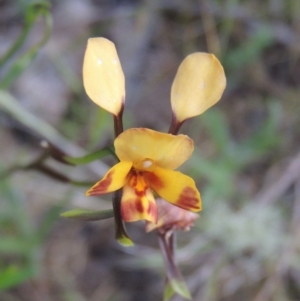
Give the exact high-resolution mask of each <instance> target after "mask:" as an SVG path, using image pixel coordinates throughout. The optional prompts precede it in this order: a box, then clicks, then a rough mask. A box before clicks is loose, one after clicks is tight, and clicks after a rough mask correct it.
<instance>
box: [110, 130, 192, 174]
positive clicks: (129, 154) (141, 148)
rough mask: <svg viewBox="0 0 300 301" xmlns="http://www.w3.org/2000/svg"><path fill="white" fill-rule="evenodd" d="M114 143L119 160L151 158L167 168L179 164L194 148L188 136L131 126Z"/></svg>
mask: <svg viewBox="0 0 300 301" xmlns="http://www.w3.org/2000/svg"><path fill="white" fill-rule="evenodd" d="M114 144H115V149H116V154H117V156H118V158H119V159H120V160H121V161H131V162H138V161H140V160H144V159H151V160H153V161H154V163H155V164H157V165H158V166H160V167H163V168H167V169H175V168H177V167H178V166H180V165H181V164H182V163H183V162H185V161H186V160H187V159H188V158H189V157H190V156H191V154H192V152H193V150H194V142H193V140H192V139H190V138H189V137H188V136H185V135H177V136H175V135H171V134H166V133H161V132H156V131H153V130H149V129H145V128H132V129H129V130H127V131H125V132H123V133H122V134H120V135H119V136H118V137H117V138H116V140H115V143H114Z"/></svg>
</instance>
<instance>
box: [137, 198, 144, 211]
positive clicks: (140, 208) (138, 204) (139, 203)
mask: <svg viewBox="0 0 300 301" xmlns="http://www.w3.org/2000/svg"><path fill="white" fill-rule="evenodd" d="M135 209H136V210H137V211H138V212H139V213H143V212H144V208H143V204H142V202H141V200H140V199H136V200H135Z"/></svg>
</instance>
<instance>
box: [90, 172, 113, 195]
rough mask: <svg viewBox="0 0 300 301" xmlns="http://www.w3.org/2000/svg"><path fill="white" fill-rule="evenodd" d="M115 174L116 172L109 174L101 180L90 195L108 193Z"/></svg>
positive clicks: (91, 190)
mask: <svg viewBox="0 0 300 301" xmlns="http://www.w3.org/2000/svg"><path fill="white" fill-rule="evenodd" d="M113 174H114V171H111V172H109V173H108V174H107V175H106V177H105V178H104V179H103V180H101V181H100V182H99V183H98V184H96V185H95V186H93V187H92V188H91V189H90V190H89V192H88V195H98V194H105V193H107V190H108V187H109V185H110V184H111V182H112V176H113Z"/></svg>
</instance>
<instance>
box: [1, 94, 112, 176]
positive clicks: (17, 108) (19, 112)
mask: <svg viewBox="0 0 300 301" xmlns="http://www.w3.org/2000/svg"><path fill="white" fill-rule="evenodd" d="M0 108H1V109H2V110H3V111H4V112H5V113H7V114H9V115H10V116H12V117H13V118H14V119H16V120H17V121H18V122H20V123H21V124H23V125H24V126H26V127H27V128H28V129H29V130H31V131H32V132H33V133H36V134H37V136H40V137H41V139H45V140H47V141H49V142H50V143H52V144H53V145H55V146H57V147H58V148H60V149H61V150H62V151H63V152H65V153H67V154H75V155H78V156H81V155H83V154H85V153H86V152H85V151H84V150H83V149H82V148H80V147H79V146H77V145H75V144H73V143H72V142H71V141H69V140H68V139H66V138H65V137H63V136H62V135H61V134H59V133H58V132H57V131H56V130H55V129H54V128H53V127H52V126H50V125H49V124H48V123H46V122H45V121H43V120H41V119H39V118H38V117H36V116H35V115H33V114H32V113H30V112H29V111H27V110H26V109H25V108H22V106H21V105H20V104H19V103H18V101H17V100H16V99H15V98H14V97H13V96H12V95H11V94H10V93H8V92H6V91H3V90H0ZM88 168H89V169H90V170H92V171H93V172H94V173H95V174H96V175H98V176H103V175H104V174H105V172H106V171H107V166H106V165H105V164H104V163H102V162H94V163H92V164H90V165H89V166H88Z"/></svg>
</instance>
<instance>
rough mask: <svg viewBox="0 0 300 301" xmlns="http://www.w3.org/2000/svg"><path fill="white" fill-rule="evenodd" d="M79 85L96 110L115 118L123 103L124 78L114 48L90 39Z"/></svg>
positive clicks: (100, 41)
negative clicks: (80, 84) (98, 107)
mask: <svg viewBox="0 0 300 301" xmlns="http://www.w3.org/2000/svg"><path fill="white" fill-rule="evenodd" d="M83 85H84V88H85V91H86V93H87V95H88V96H89V97H90V99H91V100H92V101H93V102H95V103H96V104H97V105H98V106H100V107H101V108H103V109H104V110H106V111H108V112H110V113H112V114H113V115H115V116H118V115H119V113H120V112H121V111H122V109H123V106H124V102H125V77H124V73H123V70H122V66H121V63H120V60H119V57H118V54H117V50H116V47H115V44H114V43H113V42H111V41H109V40H107V39H105V38H90V39H89V40H88V43H87V47H86V51H85V56H84V62H83Z"/></svg>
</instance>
